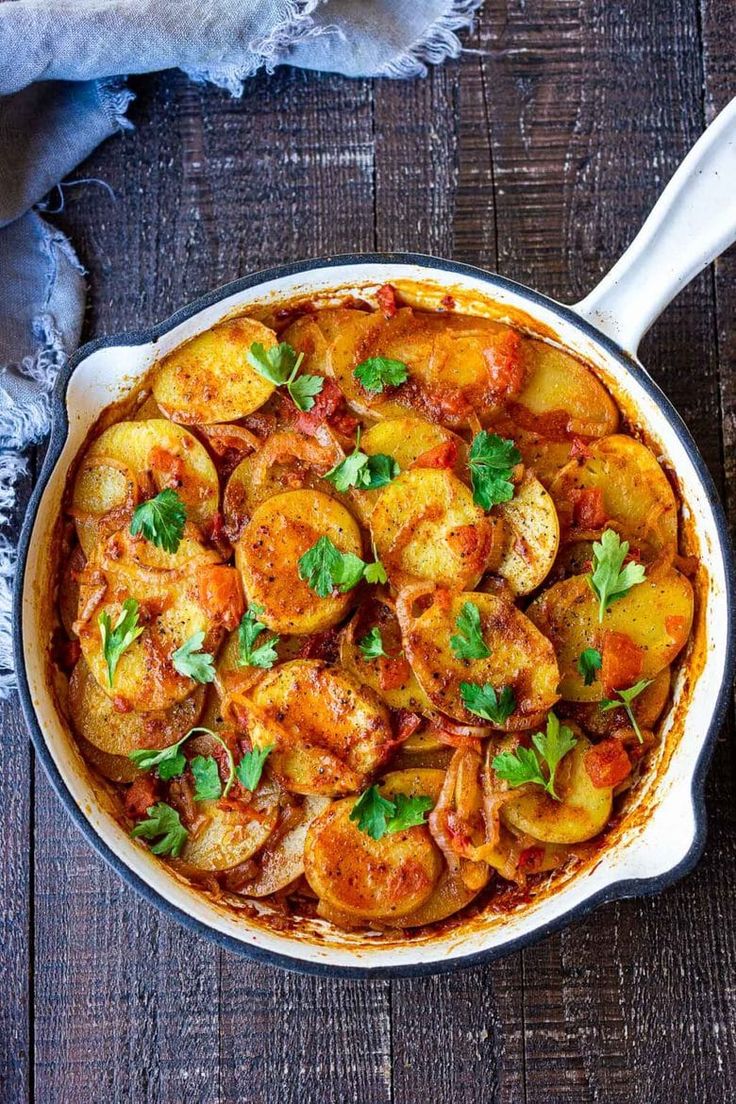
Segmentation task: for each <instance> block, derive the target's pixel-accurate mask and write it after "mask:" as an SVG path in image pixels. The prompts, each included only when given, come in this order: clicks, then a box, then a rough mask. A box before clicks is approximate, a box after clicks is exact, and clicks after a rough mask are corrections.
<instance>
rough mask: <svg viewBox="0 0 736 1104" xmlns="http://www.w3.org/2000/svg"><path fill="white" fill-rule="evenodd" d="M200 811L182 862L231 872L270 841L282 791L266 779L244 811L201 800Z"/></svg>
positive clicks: (183, 850)
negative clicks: (224, 807)
mask: <svg viewBox="0 0 736 1104" xmlns="http://www.w3.org/2000/svg"><path fill="white" fill-rule="evenodd" d="M196 809H197V813H198V814H199V817H198V819H197V822H196V825H195V828H194V829H193V830H192V831H191V832H190V833H189V836H188V838H187V841H186V843H185V844H184V847H183V849H182V852H181V858H182V860H183V861H184V862H185V863H188V864H189V865H190V866H194V867H196V868H197V869H198V870H230V869H231V868H232V867H233V866H238V865H239V864H240V863H243V862H245V861H246V859H249V858H251V856H252V855H255V853H256V851H259V850H260V849H261V847H263V845H264V844H265V843H266V842H267V841H268V837H269V836H270V835H271V833H272V832H273V830H274V828H275V827H276V824H277V822H278V818H279V788H278V786H277V785H276V784H275V783H274V782H271V781H270V780H269V779H267V778H264V780H263V781H262V782H261V783H260V785H259V786H258V789H257V790H256V792H255V793H254V795H253V799H252V802H251V803H250V805H248V806H246V807H244V808H242V809H240V808H238V809H223V808H221V807H220V805H219V803H218V802H217V801H197V802H196Z"/></svg>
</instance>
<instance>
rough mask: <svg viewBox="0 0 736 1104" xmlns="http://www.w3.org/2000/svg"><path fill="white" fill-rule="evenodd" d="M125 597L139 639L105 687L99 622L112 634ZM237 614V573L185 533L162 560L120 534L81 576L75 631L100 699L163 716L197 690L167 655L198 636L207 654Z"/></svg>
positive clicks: (150, 546) (101, 546)
mask: <svg viewBox="0 0 736 1104" xmlns="http://www.w3.org/2000/svg"><path fill="white" fill-rule="evenodd" d="M129 598H132V599H135V600H136V601H137V602H138V603H139V608H138V623H139V625H142V626H143V633H142V635H140V636H139V637H138V638H137V639H136V640H134V641H133V643H132V644H131V645H130V646H129V647H128V648H127V649H126V650H125V651H124V652H123V653H122V655H121V656H120V658H119V660H118V664H117V669H116V671H115V677H114V680H113V685H112V686H110V681H109V674H108V667H107V663H106V660H105V656H104V653H103V647H102V635H101V632H100V624H99V619H100V616H101V615H102V614H103V613H106V614H108V616H109V617H110V622H111V626H112V627H114V626H115V624H116V623H117V620H118V618H119V617H120V615H121V614H122V612H123V602H124V601H125V600H126V599H129ZM242 611H243V597H242V589H241V585H240V579H239V577H238V574H237V572H236V571H235V569H234V568H232V567H226V566H224V565H222V564H221V563H220V559H219V556H218V554H217V553H216V552H215V551H214V550H212V549H207V548H205V547H204V546H203V545H202V544H200V543H199V542H198V541H197V540H196V539H195V538H194V536H192V535H191V533H189V534H188V533H187V531H185V535H184V538H183V539H182V541H181V544H180V545H179V548H178V550H177V552H176V553H168V552H164V551H163V550H161V549H159V548H156V547H155V546H154V545H153V544H151V543H150V542H149V541H146V540H144V539H143V538H139V537H133V536H131V535H130V533H129V531H128V530H121V531H120V532H118V533H114V534H113V535H112V536H111V537H109V538H108V539H107V540H105V541H102V542H101V543H100V544H99V545H98V547H97V548H96V549H95V551H94V553H93V555H92V557H91V559H90V560H89V561H88V563H87V566H86V568H85V569H84V572H83V573H82V577H81V580H80V611H79V612H80V617H79V620H78V621H77V622H76V624H75V628H76V630H77V633H78V635H79V641H80V644H81V648H82V654H83V655H84V658H85V659H86V661H87V663H88V665H89V668H90V671H91V672H92V674H93V676H94V678H95V679H96V681H97V683H98V684H99V686H101V687H102V689H103V690H104V692H105V694H107V695H108V697H111V698H113V699H114V700H115V701H116V702H117V703H118V705H119V706H120V707H121V708H124V707H127V708H129V709H132V710H137V711H140V712H143V713H148V712H154V711H158V710H162V709H169V708H170V707H171V706H173V705H175V704H176V702H180V701H183V699H184V698H186V697H188V696H189V694H191V692H192V690H194V689H195V687H196V684H195V683H194V681H193V680H192V679H191V678H189V677H185V676H183V675H180V674H179V673H178V672H177V671H176V670H175V669H174V666H173V663H172V658H171V657H172V654H173V653H174V651H176V650H177V649H178V648H180V647H181V646H182V645H183V644H184V643H185V642H186V641H187V640H189V639H190V638H191V637H192V636H193V635H194V634H195V633H198V632H203V633H204V640H203V643H202V649H201V650H202V651H205V652H209V653H210V654H214V653H215V652H216V651H217V648H218V646H219V644H220V641H221V640H222V638H223V636H224V635H225V632H226V631H227V630H228V629H232V628H234V627H235V625H236V624H237V623H238V622H239V620H240V617H241V614H242Z"/></svg>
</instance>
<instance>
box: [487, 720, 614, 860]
mask: <svg viewBox="0 0 736 1104" xmlns="http://www.w3.org/2000/svg"><path fill="white" fill-rule="evenodd" d="M577 741H578V742H577V744H576V745H575V747H574V748H573V749H572V751H571V752H569V753H568V754H567V755H566V756H565V758H564V759H563V760H562V763H561V764H560V766H559V768H558V770H557V777H556V780H555V789H556V790H557V793H558V795H559V797H560V800H559V801H555V800H554V798H552V797H550V796H549V794H547V792H546V791H545V790H544V789H542V787H541V786H536V785H533V784H529V785H528V786H527V787H525V789H526V791H527V792H525V793H523V794H520V795H519V797H517V798H515V799H514V800H513V801H509V802H507V803H506V804H505V805H504V806H503V808H502V810H501V819H502V820H503V822H504V823H505V824H506V825H507V826H508V827H510V828H513V829H515V830H516V831H517V832H524V833H525V834H526V835H529V836H532V837H533V838H534V839H537V840H541V841H542V842H543V843H582V842H583V840H588V839H592V837H593V836H597V835H598V833H599V832H600V831H602V830H603V828H605V826H606V824H607V823H608V820H609V818H610V816H611V810H612V808H613V790H612V789H609V788H607V787H598V786H594V785H593V783H592V782H591V780H590V776H589V775H588V772H587V770H586V769H585V753H586V752H587V751H588V750H589V748H591V747H592V744H591V743H590V740H588V739H586V737H585V736H583V735H582V734H578V735H577Z"/></svg>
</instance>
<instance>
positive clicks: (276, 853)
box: [239, 794, 330, 897]
mask: <svg viewBox="0 0 736 1104" xmlns="http://www.w3.org/2000/svg"><path fill="white" fill-rule="evenodd" d="M328 805H330V799H329V797H318V796H316V795H313V794H310V795H308V796H307V797H305V798H304V804H303V805H302V809H301V813H302V816H301V819H300V820H299V823H298V824H296V825H295V826H294V827H293V828H291V829H290V830H289V831H288V832H286V833H285V834H284V835H283V836H281V838H280V839H279V840H278V841H277V842H276V843H274V844H270V843H268V844H267V845H266V846H265V847H264V849H263V851H262V852H261V854H260V855H259V856H258V865H259V867H260V869H259V871H258V873H257V874H256V876H255V878H254V879H253V881H251V882H246V883H244V885H243V886H242V888H241V889H240V890H239V892H240V893H243V894H244V895H245V896H246V897H266V896H267V895H268V894H269V893H278V891H279V890H280V889H284V888H285V886H288V885H289V883H290V882H293V881H295V879H296V878H299V877H301V875H302V874H303V873H304V844H305V842H306V838H307V832H308V831H309V828H310V825H311V824H312V821H313V820H315V819H316V817H318V816H319V814H320V813H322V812H324V810H325V809H326V808H327V807H328Z"/></svg>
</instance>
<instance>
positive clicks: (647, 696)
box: [565, 667, 671, 736]
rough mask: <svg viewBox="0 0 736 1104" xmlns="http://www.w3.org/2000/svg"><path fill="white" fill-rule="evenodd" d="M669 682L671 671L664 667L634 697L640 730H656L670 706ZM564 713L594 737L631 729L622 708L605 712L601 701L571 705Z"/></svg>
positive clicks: (569, 704) (632, 704) (635, 714)
mask: <svg viewBox="0 0 736 1104" xmlns="http://www.w3.org/2000/svg"><path fill="white" fill-rule="evenodd" d="M670 681H671V673H670V669H669V667H665V669H664V670H663V671H660V672H659V674H658V675H656V676H655V678H654V680H653V682H652V683H651V684H650V685H649V686H647V687H646V689H644V690H642V692H641V693H640V694H637V696H636V697H635V698H634V700H633V702H632V703H631V708H632V711H633V713H634V716H635V717H636V721H637V724H638V725H639V727H640V728H642V729H644V728H648V729H653V728H654V726H655V724H656V723H657V721H658V720H659V718H660V716H661V714H662V710H663V709H664V707H665V705H666V704H667V698H668V697H669V692H670ZM565 713H566V714H567V715H568V716H570V717H572V719H573V720H574V721H576V722H577V723H578V724H579V725H580V726H581V727H582V728H583V729H584V730H585V731H586V732H588V733H590V734H591V735H593V736H610V735H611V734H612V733H613V732H615V731H616V729H617V728H628V727H630V725H631V721H630V720H629V718H628V717H627V715H626V712H625V710H624V709H623V707H621V708H620V709H607V710H606V711H605V712H604V711H603V710H602V709H601V708H600V706H599V704H598V702H568V703H567V705H566V707H565Z"/></svg>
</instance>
